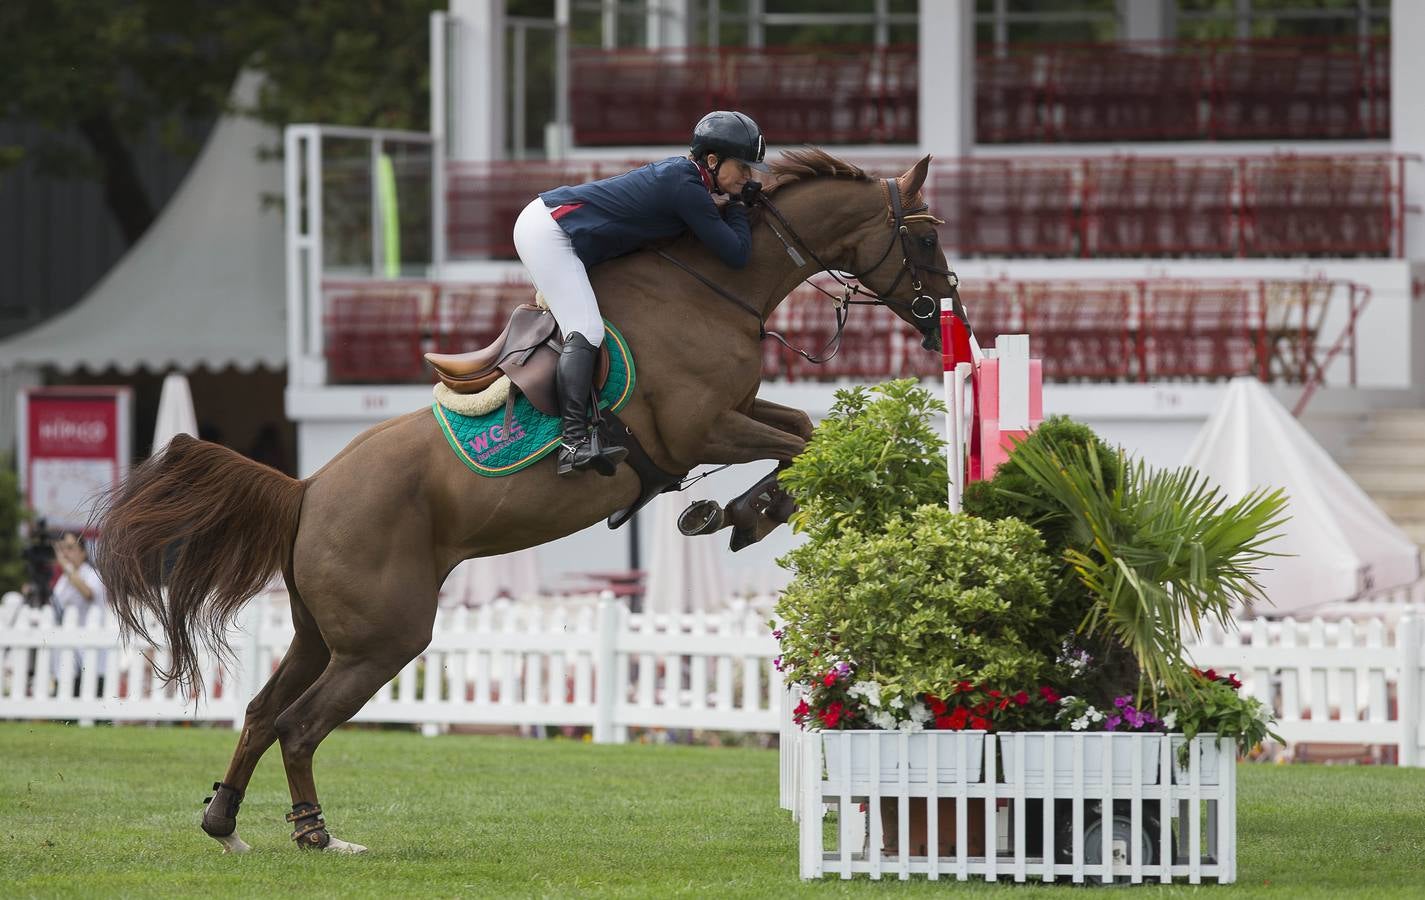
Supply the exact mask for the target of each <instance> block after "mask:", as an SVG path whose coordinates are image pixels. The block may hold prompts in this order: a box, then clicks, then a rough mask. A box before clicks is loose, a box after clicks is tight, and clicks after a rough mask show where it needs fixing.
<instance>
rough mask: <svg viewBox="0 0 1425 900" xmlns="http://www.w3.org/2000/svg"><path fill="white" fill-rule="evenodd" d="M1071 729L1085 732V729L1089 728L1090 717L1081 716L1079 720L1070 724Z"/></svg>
mask: <svg viewBox="0 0 1425 900" xmlns="http://www.w3.org/2000/svg"><path fill="white" fill-rule="evenodd" d="M1069 727H1070V728H1072V729H1074V730H1075V731H1083V730H1084V729H1085V728H1087V727H1089V719H1088V716H1079V717H1078V718H1077V719H1075V720H1074V721H1072V722H1070V723H1069Z"/></svg>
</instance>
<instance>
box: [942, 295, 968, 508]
mask: <svg viewBox="0 0 1425 900" xmlns="http://www.w3.org/2000/svg"><path fill="white" fill-rule="evenodd" d="M940 352H941V355H942V356H941V358H942V362H943V367H944V373H945V375H944V377H945V468H946V472H947V474H948V475H949V481H950V489H949V502H950V511H951V512H959V511H960V496H961V494H963V493H964V490H965V478H966V476H967V474H968V472H969V461H968V455H969V450H970V441H971V433H972V431H973V430H974V427H973V426H974V408H975V404H974V394H973V392H974V365H975V360H974V351H973V350H972V349H971V347H970V329H969V326H968V325H966V324H965V322H964V321H963V320H962V319H961V318H960V317H959V316H957V315H956V314H955V301H954V299H952V298H950V297H945V298H942V299H941V301H940ZM967 393H968V394H969V396H968V397H967Z"/></svg>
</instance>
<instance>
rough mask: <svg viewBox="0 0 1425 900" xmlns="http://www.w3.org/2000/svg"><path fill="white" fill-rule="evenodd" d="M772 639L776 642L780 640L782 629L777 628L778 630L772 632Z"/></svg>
mask: <svg viewBox="0 0 1425 900" xmlns="http://www.w3.org/2000/svg"><path fill="white" fill-rule="evenodd" d="M772 637H774V638H776V639H777V640H779V641H780V640H781V639H782V629H780V628H778V629H776V630H775V631H773V632H772Z"/></svg>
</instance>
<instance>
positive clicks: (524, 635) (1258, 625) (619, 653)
mask: <svg viewBox="0 0 1425 900" xmlns="http://www.w3.org/2000/svg"><path fill="white" fill-rule="evenodd" d="M1412 596H1413V595H1412ZM1397 609H1398V610H1399V611H1400V613H1399V615H1395V614H1392V615H1389V616H1387V617H1373V618H1370V619H1351V618H1336V619H1334V620H1333V619H1326V618H1316V619H1312V620H1311V621H1306V622H1298V621H1294V620H1291V619H1285V620H1281V621H1266V620H1260V619H1259V620H1254V621H1251V622H1247V623H1244V624H1243V626H1242V629H1241V630H1240V631H1230V632H1222V631H1220V630H1218V629H1208V630H1207V631H1206V632H1205V633H1204V635H1203V638H1202V640H1200V641H1198V642H1195V643H1193V644H1192V645H1190V646H1189V647H1188V648H1187V649H1188V653H1189V655H1190V657H1191V659H1192V660H1193V661H1194V663H1195V664H1197V665H1198V666H1200V667H1202V668H1215V669H1218V670H1220V671H1225V672H1236V673H1237V674H1238V676H1239V677H1240V678H1241V679H1242V680H1243V682H1244V683H1245V686H1244V687H1243V690H1245V691H1249V692H1251V693H1252V694H1254V695H1255V696H1257V697H1260V698H1261V699H1262V700H1263V701H1264V702H1266V703H1267V704H1268V705H1270V706H1271V707H1272V708H1273V709H1274V710H1276V712H1277V715H1278V717H1279V718H1280V720H1281V721H1280V726H1279V729H1278V730H1279V731H1280V733H1281V734H1282V736H1283V737H1285V738H1286V739H1287V741H1288V742H1289V743H1293V744H1294V743H1297V742H1313V743H1314V742H1320V743H1350V744H1372V745H1385V746H1386V747H1387V748H1395V752H1396V754H1397V760H1398V761H1399V762H1400V764H1402V765H1425V735H1422V727H1421V726H1422V721H1421V718H1422V717H1421V707H1422V702H1425V697H1422V687H1425V684H1422V679H1425V660H1423V659H1422V657H1425V654H1422V649H1425V648H1422V644H1425V629H1422V622H1421V613H1422V612H1425V609H1422V608H1421V607H1416V606H1411V605H1401V606H1399V607H1397ZM291 637H292V625H291V622H290V619H289V617H288V612H287V609H286V604H285V597H279V598H258V599H257V600H255V601H254V602H253V603H252V604H251V605H250V606H249V607H248V608H247V609H246V610H244V613H243V620H242V629H241V630H240V631H239V632H237V633H235V634H234V635H233V646H234V648H235V650H236V651H237V662H238V666H236V667H235V668H232V669H228V668H225V667H223V666H222V665H220V664H218V663H217V662H216V661H211V660H210V661H208V662H207V664H206V666H205V668H204V677H203V682H204V686H205V696H204V698H203V700H202V701H201V702H200V703H198V704H196V705H195V704H194V703H193V702H192V700H191V699H190V698H189V697H186V696H182V695H180V694H179V693H178V692H176V691H174V690H173V689H171V688H167V687H165V686H163V685H162V684H161V683H160V682H159V681H158V679H156V678H155V677H154V674H153V670H152V666H151V665H150V659H151V657H152V654H154V653H155V652H159V653H161V651H153V650H151V649H150V650H147V651H146V652H145V648H139V647H127V648H125V647H123V646H121V644H120V641H119V635H118V630H117V627H116V626H115V625H114V624H113V623H112V622H102V621H98V620H97V619H96V620H94V621H91V622H89V623H87V624H86V625H84V626H81V625H79V624H78V622H77V621H75V620H73V619H70V620H68V621H66V622H64V623H60V624H56V623H55V622H54V621H53V618H52V617H51V616H50V614H49V613H48V611H43V612H42V611H36V610H29V609H21V608H18V607H17V606H15V605H14V604H13V603H12V604H10V605H0V718H7V719H68V720H79V721H96V720H113V721H205V722H213V721H219V722H222V721H229V722H240V721H241V718H242V712H243V710H244V708H245V707H246V704H247V701H248V699H249V698H250V697H251V696H252V695H253V694H254V693H255V692H256V691H257V689H258V688H259V687H260V686H261V682H262V681H263V680H265V675H266V673H270V672H271V671H272V669H273V667H274V666H275V665H276V663H277V661H278V660H279V659H280V658H281V656H282V654H283V652H285V650H286V648H287V644H288V643H289V641H290V640H291ZM777 653H778V650H777V645H776V642H775V641H774V640H773V639H772V636H771V634H770V633H769V631H768V628H767V623H766V611H765V609H758V608H754V607H750V606H748V605H747V604H746V603H742V602H738V603H737V604H736V605H734V606H733V607H732V608H731V609H729V610H727V611H725V612H722V613H714V614H707V615H686V616H674V617H670V616H651V615H638V614H631V613H629V612H628V610H627V608H626V607H625V606H624V605H623V604H622V603H620V602H618V601H615V600H613V599H612V598H604V599H595V598H593V597H585V598H584V599H583V600H582V601H579V600H570V601H567V602H563V603H548V604H537V603H517V604H511V603H504V602H500V603H495V604H492V605H490V606H487V607H482V608H479V609H464V608H460V609H450V610H442V611H441V613H440V615H439V617H438V618H437V620H436V625H435V634H434V637H433V639H432V641H431V645H430V647H429V648H427V649H426V651H425V652H424V653H422V654H421V655H420V656H419V657H417V658H416V659H415V660H414V661H412V662H411V663H410V664H409V665H408V666H406V668H405V669H404V670H403V671H402V672H401V674H400V676H398V677H397V678H396V679H394V680H393V681H392V682H391V683H390V684H388V685H386V687H384V688H383V689H382V690H381V691H380V692H379V693H378V694H377V695H376V696H375V697H373V698H372V700H371V702H369V703H368V704H367V705H366V707H365V708H364V709H362V710H361V712H359V713H358V714H357V716H356V719H357V720H358V721H367V722H406V723H411V724H415V725H421V726H422V727H423V728H424V729H425V730H426V731H433V730H438V729H439V728H441V727H443V726H448V725H456V724H488V725H519V724H530V725H533V724H542V725H555V726H557V725H574V726H586V727H590V728H593V730H594V735H595V739H596V740H599V741H607V742H617V741H621V740H623V739H625V737H626V735H627V729H628V728H629V727H645V728H659V727H661V728H696V729H704V730H725V731H743V732H776V731H779V730H781V731H783V734H784V738H785V736H786V731H785V725H786V723H785V721H784V717H783V715H782V712H781V710H782V706H783V694H784V691H783V689H782V681H781V675H780V673H778V672H777V671H776V669H775V667H774V665H773V659H774V657H776V655H777ZM160 661H161V660H160ZM784 774H785V773H784Z"/></svg>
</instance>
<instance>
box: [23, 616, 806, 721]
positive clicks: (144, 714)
mask: <svg viewBox="0 0 1425 900" xmlns="http://www.w3.org/2000/svg"><path fill="white" fill-rule="evenodd" d="M281 599H282V600H284V601H285V598H281ZM0 626H3V627H0V718H8V719H72V720H79V721H81V722H93V721H98V720H111V721H179V720H181V721H199V722H233V723H235V724H240V722H241V719H242V715H243V711H244V709H245V708H246V705H247V702H248V700H249V699H250V698H251V697H252V695H253V694H254V693H256V691H257V689H258V688H260V687H261V682H262V681H263V680H265V677H266V675H267V674H270V673H271V671H272V670H273V668H274V667H275V666H276V664H277V662H278V661H279V660H280V659H281V657H282V654H283V653H284V652H285V651H286V648H287V645H288V644H289V643H290V641H291V639H292V624H291V620H290V617H289V613H288V612H287V609H286V605H285V602H273V600H272V599H268V598H258V599H257V600H255V601H254V602H253V603H252V604H250V606H249V607H248V608H247V609H246V610H245V611H244V614H243V619H242V628H241V630H240V632H238V633H236V634H234V635H233V636H232V637H233V640H232V644H233V647H234V650H235V651H236V656H237V665H236V666H233V667H226V666H223V665H222V664H221V663H220V662H218V661H216V660H211V659H209V660H206V661H205V664H204V667H203V684H204V688H205V696H204V697H203V699H202V700H201V701H200V702H198V703H195V702H194V701H193V700H192V699H191V697H190V696H185V695H183V694H180V693H178V692H177V691H175V690H173V689H172V688H168V687H165V686H163V685H162V684H161V683H160V681H159V680H158V679H157V678H156V677H155V676H154V673H153V667H152V665H151V663H150V660H151V659H152V658H153V657H154V656H155V654H157V655H158V660H157V661H158V662H160V663H162V662H163V659H162V654H163V652H164V651H155V650H153V649H152V648H144V647H137V646H130V647H123V646H122V645H121V643H120V639H119V633H118V628H117V626H116V625H115V624H114V623H113V622H112V621H109V622H105V621H100V620H99V619H98V617H95V618H94V620H93V621H90V622H88V623H86V624H84V625H80V624H79V622H78V621H77V619H76V618H73V617H71V618H69V619H67V620H66V621H64V622H63V623H59V624H56V623H55V622H54V620H53V617H52V616H51V615H50V613H49V612H48V611H47V610H44V611H41V610H30V609H17V608H15V607H14V606H13V605H12V606H9V607H0ZM151 633H152V632H151ZM776 655H777V647H776V642H775V641H774V640H773V638H772V636H771V634H770V631H769V629H768V627H767V619H766V615H765V613H764V612H762V611H759V610H757V609H756V608H754V607H749V606H748V605H747V604H745V603H738V604H735V605H734V606H732V607H731V608H729V609H728V610H727V611H725V612H721V613H713V614H699V615H685V616H654V615H635V614H631V613H629V611H628V609H627V607H625V606H624V605H623V604H622V603H621V602H618V601H615V600H614V599H613V598H612V597H605V598H602V599H597V600H596V599H593V598H589V599H588V600H586V601H585V602H583V603H578V604H573V605H560V604H548V605H546V604H533V603H521V604H511V603H507V602H497V603H494V604H491V605H489V606H486V607H481V608H479V609H466V608H458V609H450V610H442V611H441V612H440V614H439V616H438V618H437V620H436V624H435V630H434V636H433V638H432V640H431V644H430V646H429V647H428V648H427V649H426V650H425V652H424V653H422V654H421V655H420V656H418V657H417V658H416V659H415V660H413V661H412V662H411V663H409V664H408V665H407V666H406V667H405V669H403V670H402V671H401V673H400V675H398V676H397V677H396V678H395V679H393V680H392V681H391V682H390V683H389V684H387V685H386V686H385V687H384V688H382V689H381V691H379V692H378V693H377V695H376V696H375V697H373V698H372V699H371V701H370V702H369V703H367V704H366V706H365V707H364V708H363V709H362V710H361V711H360V712H359V713H357V715H356V716H355V719H356V720H357V721H366V722H407V723H412V724H418V725H421V726H422V727H423V730H425V731H426V732H427V733H433V732H434V731H436V730H438V729H439V728H440V727H442V726H447V725H455V724H491V725H518V724H531V725H533V724H541V725H554V726H559V725H573V726H586V727H590V728H592V729H593V732H594V739H595V740H596V741H601V742H621V741H623V740H626V739H627V732H628V729H629V728H630V727H644V728H696V729H704V730H725V731H745V732H774V731H776V730H777V729H778V727H779V725H780V723H781V720H782V715H781V702H780V701H781V697H782V694H783V689H782V681H781V675H780V673H778V672H777V671H776V669H775V667H774V666H773V665H772V660H773V658H774V657H775V656H776Z"/></svg>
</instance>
